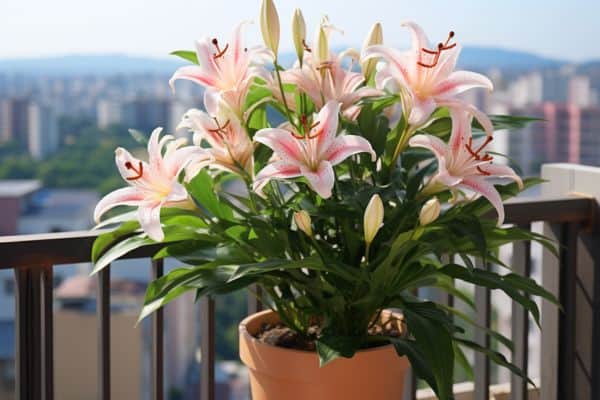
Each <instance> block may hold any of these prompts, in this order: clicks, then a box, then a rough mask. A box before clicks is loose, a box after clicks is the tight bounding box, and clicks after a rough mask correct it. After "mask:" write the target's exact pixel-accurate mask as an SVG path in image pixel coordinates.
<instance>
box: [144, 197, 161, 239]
mask: <svg viewBox="0 0 600 400" xmlns="http://www.w3.org/2000/svg"><path fill="white" fill-rule="evenodd" d="M162 204H163V203H162V202H147V203H143V204H141V205H140V207H139V208H138V220H139V222H140V226H141V227H142V229H143V230H144V232H146V234H147V235H148V236H149V237H150V239H152V240H154V241H155V242H161V241H162V240H163V239H164V238H165V234H164V232H163V230H162V227H161V225H160V208H161V206H162Z"/></svg>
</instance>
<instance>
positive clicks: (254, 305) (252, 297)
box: [248, 285, 263, 315]
mask: <svg viewBox="0 0 600 400" xmlns="http://www.w3.org/2000/svg"><path fill="white" fill-rule="evenodd" d="M260 297H261V292H260V287H259V286H258V285H252V286H250V287H249V288H248V315H252V314H255V313H257V312H259V311H261V310H262V308H263V306H262V303H261V301H260Z"/></svg>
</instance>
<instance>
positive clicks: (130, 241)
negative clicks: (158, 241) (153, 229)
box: [92, 233, 154, 275]
mask: <svg viewBox="0 0 600 400" xmlns="http://www.w3.org/2000/svg"><path fill="white" fill-rule="evenodd" d="M152 243H154V241H153V240H152V239H150V238H149V237H148V236H146V234H145V233H141V234H138V235H135V236H131V237H129V238H127V239H125V240H123V241H121V242H119V243H117V244H116V245H114V246H113V247H111V248H110V249H109V250H108V251H106V252H105V253H104V254H103V255H102V256H101V257H100V258H98V260H97V261H96V262H95V265H94V269H93V270H92V275H93V274H95V273H97V272H98V271H100V270H102V269H104V268H105V267H106V266H108V264H110V263H111V262H113V261H115V260H117V259H119V258H121V257H123V256H124V255H125V254H127V253H129V252H131V251H133V250H135V249H138V248H140V247H143V246H148V245H150V244H152Z"/></svg>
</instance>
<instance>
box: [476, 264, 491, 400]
mask: <svg viewBox="0 0 600 400" xmlns="http://www.w3.org/2000/svg"><path fill="white" fill-rule="evenodd" d="M476 261H477V268H482V269H485V270H488V269H489V267H490V265H489V264H488V263H487V262H485V263H484V262H482V261H481V260H479V259H477V260H476ZM475 305H476V307H477V315H476V317H475V322H477V324H478V325H479V326H483V327H487V328H489V326H490V314H491V306H490V290H489V289H488V288H485V287H482V286H477V287H475ZM475 342H476V343H477V344H479V345H480V346H482V347H485V348H489V345H490V338H489V336H488V335H487V333H486V332H485V331H483V330H481V329H476V330H475ZM489 398H490V360H489V359H488V358H487V357H486V355H485V354H483V353H479V352H476V353H475V397H474V399H475V400H488V399H489Z"/></svg>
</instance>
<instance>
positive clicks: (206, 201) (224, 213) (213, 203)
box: [186, 170, 233, 221]
mask: <svg viewBox="0 0 600 400" xmlns="http://www.w3.org/2000/svg"><path fill="white" fill-rule="evenodd" d="M186 188H187V190H188V192H189V193H190V194H191V195H192V197H193V198H194V199H195V200H196V201H197V202H198V203H199V204H200V205H201V206H202V207H204V208H205V209H206V210H207V211H208V212H210V213H211V214H213V215H214V216H215V217H217V218H219V219H223V220H230V221H231V220H233V211H232V210H231V208H229V207H228V206H227V205H226V203H225V202H222V201H221V200H220V199H219V196H217V194H216V193H215V191H214V190H215V185H214V182H213V179H212V177H211V176H210V174H209V173H208V172H207V171H205V170H202V171H200V172H199V173H198V174H197V175H196V176H195V177H194V179H192V181H191V182H189V183H188V184H187V185H186Z"/></svg>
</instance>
